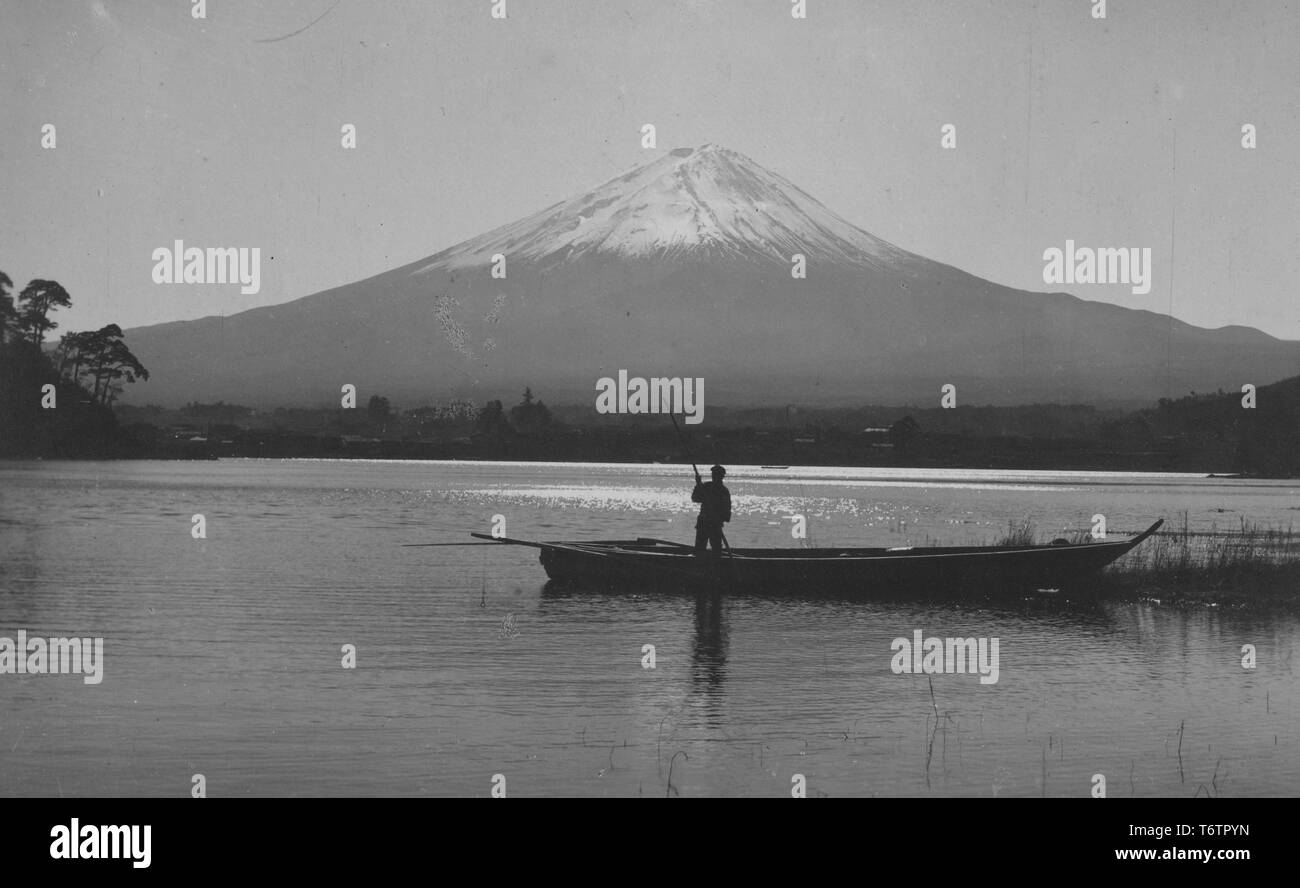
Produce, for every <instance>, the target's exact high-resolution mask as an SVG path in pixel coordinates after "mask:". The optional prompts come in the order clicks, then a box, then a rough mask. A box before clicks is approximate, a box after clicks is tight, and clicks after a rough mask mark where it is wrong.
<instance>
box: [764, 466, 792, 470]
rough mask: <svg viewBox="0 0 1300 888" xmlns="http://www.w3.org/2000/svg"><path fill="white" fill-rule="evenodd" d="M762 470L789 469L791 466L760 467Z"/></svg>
mask: <svg viewBox="0 0 1300 888" xmlns="http://www.w3.org/2000/svg"><path fill="white" fill-rule="evenodd" d="M759 468H760V469H788V468H790V467H789V466H759Z"/></svg>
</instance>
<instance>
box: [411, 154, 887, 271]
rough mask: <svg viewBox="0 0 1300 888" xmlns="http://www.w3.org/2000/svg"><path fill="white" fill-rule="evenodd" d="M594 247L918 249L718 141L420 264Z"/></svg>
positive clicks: (706, 252)
mask: <svg viewBox="0 0 1300 888" xmlns="http://www.w3.org/2000/svg"><path fill="white" fill-rule="evenodd" d="M594 252H612V253H617V254H620V255H622V256H631V257H654V256H663V255H675V254H682V253H685V254H699V255H700V256H702V257H705V258H708V257H721V256H726V255H736V256H754V255H758V256H765V257H767V258H770V259H772V260H774V261H779V262H784V263H788V262H789V261H790V257H791V256H792V255H793V254H795V253H804V254H805V255H809V256H817V257H820V258H827V257H831V258H834V259H837V260H841V261H852V262H865V263H868V264H871V265H881V264H888V263H891V262H896V261H898V260H900V259H903V258H905V257H908V256H910V254H908V253H906V252H905V251H903V250H901V249H899V248H898V247H895V246H894V245H892V244H890V243H888V242H886V241H883V240H881V239H879V238H877V237H874V236H873V235H871V234H868V233H867V232H865V231H863V230H862V229H860V228H857V227H856V226H854V225H852V224H850V223H849V222H847V221H845V220H844V219H842V218H840V217H839V216H837V215H836V214H835V213H833V212H831V211H830V210H829V209H827V208H826V207H825V206H824V205H822V204H821V203H820V202H819V201H817V200H816V199H814V198H813V197H811V196H809V195H808V194H806V193H805V192H804V191H802V190H801V189H800V188H798V187H797V186H796V185H794V184H793V183H791V182H790V181H789V180H787V179H785V178H784V177H782V176H780V175H777V174H776V173H773V172H771V171H769V170H767V169H764V168H763V167H761V166H759V165H758V164H757V163H755V162H754V161H752V160H750V159H749V158H748V157H745V156H744V155H743V154H740V153H738V152H736V151H731V150H729V149H727V148H723V147H721V146H719V145H715V144H712V143H709V144H705V145H701V146H700V147H698V148H677V149H674V150H672V151H669V152H667V153H666V154H664V155H663V156H661V157H659V158H658V159H656V160H653V161H651V162H650V163H647V164H645V165H643V166H640V167H637V168H635V169H633V170H631V171H629V172H627V173H625V174H624V175H622V176H619V177H617V178H614V179H611V180H609V181H608V182H605V183H604V184H603V185H600V186H598V187H597V188H594V189H593V190H591V191H589V192H587V193H586V194H583V195H580V196H578V197H575V198H572V199H570V200H567V201H563V202H561V203H558V204H554V205H552V206H550V207H547V208H546V209H544V210H542V211H541V212H538V213H535V214H533V215H531V216H528V217H526V218H524V219H521V220H519V221H518V222H514V223H511V224H509V225H505V226H502V227H501V228H497V229H495V230H493V231H489V232H487V233H486V234H483V235H480V236H479V237H476V238H473V239H472V240H469V241H466V242H465V243H463V244H460V245H458V246H455V247H452V248H451V249H449V250H446V251H444V252H443V253H440V254H438V255H437V256H435V257H432V259H433V261H432V262H431V263H430V264H428V265H425V266H423V267H421V268H418V269H416V271H415V273H417V274H418V273H422V272H426V271H430V270H433V269H434V268H438V267H443V268H453V269H454V268H464V267H469V266H483V265H485V264H487V263H488V262H490V259H491V257H492V256H493V255H494V254H496V253H503V254H505V255H506V256H509V257H511V258H518V257H523V258H526V259H530V260H534V261H540V262H562V261H566V260H569V259H573V258H576V257H579V256H582V255H586V254H590V253H594Z"/></svg>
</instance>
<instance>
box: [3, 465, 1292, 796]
mask: <svg viewBox="0 0 1300 888" xmlns="http://www.w3.org/2000/svg"><path fill="white" fill-rule="evenodd" d="M727 484H728V486H729V487H730V489H731V491H732V494H733V498H734V514H735V517H734V519H733V522H732V524H730V525H729V526H728V529H727V534H728V536H729V537H730V539H731V542H732V543H734V544H735V545H736V546H737V547H742V546H793V545H798V542H797V541H796V540H794V539H792V536H791V533H792V528H793V526H794V522H793V521H792V520H791V517H790V516H792V515H795V514H799V515H803V516H805V517H806V520H807V530H808V539H809V540H810V542H812V543H813V544H815V545H838V544H848V543H853V544H855V545H888V546H896V545H910V544H914V545H924V544H925V543H926V542H929V541H935V540H938V541H942V542H947V543H954V544H960V543H989V542H993V541H995V540H996V539H997V538H998V537H999V536H1001V535H1002V534H1003V533H1005V531H1006V529H1007V526H1008V522H1011V521H1019V520H1022V519H1024V518H1029V519H1031V520H1032V521H1034V522H1035V524H1036V526H1037V528H1038V530H1039V532H1040V534H1043V535H1050V534H1057V533H1063V532H1065V531H1073V530H1079V529H1086V528H1088V527H1089V526H1090V524H1091V519H1092V516H1093V515H1094V514H1103V515H1105V516H1106V520H1107V525H1108V528H1109V529H1110V530H1111V531H1112V532H1118V531H1135V530H1138V529H1141V528H1143V527H1145V526H1147V525H1148V524H1150V523H1151V522H1152V521H1154V520H1155V519H1156V518H1159V517H1164V518H1166V519H1167V520H1168V521H1169V523H1170V524H1171V525H1175V526H1177V527H1179V528H1181V527H1182V525H1183V522H1184V521H1186V523H1187V525H1188V527H1189V528H1190V529H1192V530H1209V529H1212V528H1218V529H1232V528H1236V527H1237V526H1238V522H1239V521H1240V520H1242V519H1243V518H1244V519H1247V520H1252V521H1258V522H1261V523H1264V524H1269V525H1272V526H1282V527H1285V526H1288V525H1290V524H1292V523H1293V522H1294V520H1295V519H1296V517H1297V516H1300V483H1296V482H1284V481H1246V480H1229V479H1207V478H1204V477H1200V476H1191V475H1154V474H1152V475H1136V474H1115V473H1096V472H1002V471H959V470H917V469H834V468H830V469H828V468H801V469H789V470H781V469H759V468H757V467H744V466H737V467H732V468H731V469H730V473H729V475H728V477H727ZM690 489H691V477H690V469H689V467H685V468H683V467H681V466H663V465H610V464H600V465H574V464H564V465H556V464H536V463H534V464H523V463H454V462H452V463H448V462H419V463H411V462H387V461H331V460H321V461H316V460H283V461H279V460H221V461H212V462H22V463H13V462H11V463H0V636H4V637H9V638H14V637H16V635H17V633H18V632H19V630H24V631H25V632H26V633H27V635H28V636H29V637H33V636H38V637H57V636H64V637H66V636H74V635H75V636H84V637H102V638H103V639H104V642H103V650H104V655H103V675H102V681H101V682H100V683H98V684H87V683H86V682H85V681H84V680H83V678H82V677H81V676H79V675H66V674H65V675H48V674H46V675H31V674H24V675H18V674H3V675H0V711H3V714H4V715H3V718H2V719H0V795H6V796H24V795H41V796H60V795H62V796H86V795H89V796H103V795H130V796H135V795H142V796H183V795H188V794H189V793H190V791H191V786H192V781H193V778H194V775H198V774H201V775H203V780H204V782H205V786H206V791H207V794H208V795H209V796H212V797H218V796H327V795H328V796H334V795H341V796H357V795H385V796H388V795H393V796H419V795H436V796H487V795H488V794H489V791H490V790H491V788H492V785H493V780H494V775H500V777H497V778H496V779H497V781H498V783H499V782H500V781H501V778H504V783H505V786H506V791H507V794H508V795H509V796H520V797H524V796H555V795H560V796H637V795H645V796H664V795H666V794H672V795H681V796H682V797H692V796H723V795H726V796H732V795H744V796H783V795H784V796H788V795H789V794H790V792H791V788H792V786H793V785H794V784H795V782H796V781H797V780H798V779H799V778H797V777H796V776H795V775H802V780H803V781H804V783H806V787H807V794H808V795H809V796H810V797H813V796H820V795H829V796H872V795H879V796H950V795H959V796H987V797H992V796H1003V797H1008V796H1040V795H1047V796H1078V797H1086V796H1087V795H1088V794H1089V793H1090V792H1091V791H1092V789H1093V785H1094V775H1097V774H1101V775H1104V778H1105V781H1106V792H1107V794H1108V795H1109V796H1111V797H1128V796H1130V795H1133V796H1185V797H1190V796H1192V795H1194V794H1200V795H1206V794H1209V795H1215V796H1219V795H1221V796H1224V797H1231V796H1238V797H1239V796H1295V795H1297V794H1300V682H1298V681H1297V674H1296V668H1297V664H1296V661H1295V659H1294V653H1295V648H1296V642H1297V639H1298V638H1300V611H1297V610H1296V609H1286V608H1284V609H1281V610H1278V609H1277V608H1274V609H1271V610H1268V611H1258V610H1253V609H1241V608H1227V607H1224V608H1216V607H1208V606H1203V607H1196V608H1173V607H1170V606H1168V605H1163V604H1160V603H1158V602H1152V601H1147V602H1140V603H1139V602H1135V603H1105V604H1084V603H1078V602H1063V601H1060V600H1059V599H1056V598H1053V597H1051V596H1031V597H1026V598H1024V599H1023V600H1018V601H1017V600H1012V601H1010V602H1008V601H999V602H998V603H996V604H988V603H978V602H975V601H972V602H971V603H969V604H961V603H944V604H937V603H933V602H926V603H910V602H908V601H907V600H901V601H899V600H890V599H888V598H886V599H885V600H862V601H852V600H842V599H840V600H828V599H824V598H810V597H807V596H800V595H799V594H798V593H799V591H800V590H791V595H789V596H783V597H750V596H744V595H737V596H726V597H724V596H710V595H701V596H698V597H697V596H693V595H653V594H646V593H640V594H638V593H635V592H632V591H627V592H606V593H600V592H589V591H574V590H563V589H554V588H548V587H547V585H546V576H545V574H544V572H543V571H542V568H541V566H540V565H539V564H538V563H537V557H536V551H535V550H532V549H524V548H515V547H505V546H495V545H487V546H474V547H464V548H455V547H447V548H403V545H402V544H406V543H426V542H459V541H468V540H469V537H468V536H467V534H468V532H469V531H478V532H485V533H486V532H489V531H490V530H492V528H493V522H494V516H501V519H503V520H504V524H505V530H506V532H507V533H508V535H510V536H513V537H519V538H524V539H581V538H618V537H623V538H626V537H635V536H652V537H662V538H669V539H677V540H682V541H690V540H691V539H692V538H693V521H694V511H695V508H696V507H694V506H693V505H692V504H691V502H690ZM195 515H202V516H203V522H204V525H205V527H204V530H205V534H206V537H205V538H204V539H195V538H194V537H193V536H192V533H191V530H192V527H193V525H192V517H193V516H195ZM501 519H498V520H501ZM864 591H866V590H864ZM918 630H919V631H921V632H922V633H923V635H924V636H926V637H929V636H938V637H944V636H948V637H952V636H956V637H974V638H986V639H992V638H997V639H998V640H999V648H998V650H999V658H1000V662H999V670H998V680H997V682H996V683H982V682H981V681H980V676H979V675H975V674H939V675H934V676H926V675H916V674H896V673H895V672H894V670H893V669H892V668H891V661H892V660H893V657H894V651H893V649H892V647H891V645H892V643H893V641H894V639H896V638H907V639H911V638H913V634H914V632H916V631H918ZM1248 644H1249V645H1254V646H1255V649H1256V652H1257V658H1258V660H1257V665H1256V667H1255V668H1254V669H1246V668H1243V666H1242V647H1243V645H1248ZM347 645H352V646H355V668H344V665H343V661H344V659H345V652H344V648H345V646H347ZM646 645H653V652H654V668H645V667H646V665H648V664H647V662H646V661H647V659H648V654H647V653H646V650H647V649H646V648H645V646H646ZM931 682H932V684H931ZM936 712H937V713H938V715H937V717H936ZM670 779H671V785H670V783H669V781H670Z"/></svg>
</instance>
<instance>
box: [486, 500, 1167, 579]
mask: <svg viewBox="0 0 1300 888" xmlns="http://www.w3.org/2000/svg"><path fill="white" fill-rule="evenodd" d="M1162 524H1164V520H1163V519H1162V520H1160V521H1157V522H1156V523H1155V524H1152V525H1151V526H1150V527H1148V528H1147V529H1146V530H1144V531H1143V532H1142V533H1140V534H1138V535H1137V536H1134V537H1132V538H1130V539H1125V540H1101V541H1090V542H1086V543H1076V544H1071V543H1066V542H1065V541H1063V540H1058V541H1057V542H1055V543H1052V544H1049V545H1029V546H954V547H897V548H892V549H854V548H834V549H735V550H731V551H730V552H729V554H724V555H723V556H721V557H713V556H697V555H696V554H695V551H694V549H693V547H691V546H688V545H685V544H683V543H673V542H669V541H666V540H656V539H647V538H640V539H635V540H596V541H589V542H533V541H530V540H516V539H510V538H494V537H491V536H489V535H488V534H482V533H475V534H471V536H474V537H477V538H479V539H484V540H493V541H494V542H498V543H502V544H504V545H513V546H531V547H533V548H536V549H540V550H541V562H542V566H543V567H544V568H545V569H546V573H547V575H548V576H549V577H550V578H551V579H552V580H553V581H556V582H559V583H565V584H579V585H594V586H601V587H614V588H646V587H675V588H695V589H698V588H724V589H736V590H739V589H743V590H746V591H782V592H792V593H816V592H836V593H844V592H848V593H852V594H854V595H861V596H871V595H873V594H882V595H883V594H889V593H892V592H896V591H903V590H908V591H918V590H919V591H928V592H936V593H937V592H986V591H998V592H1002V591H1014V590H1034V589H1043V588H1055V589H1059V588H1064V587H1068V586H1070V585H1073V584H1075V583H1076V582H1077V581H1079V580H1080V579H1083V578H1086V577H1087V576H1088V575H1089V574H1093V573H1096V572H1097V571H1100V570H1101V569H1102V568H1103V567H1105V566H1106V565H1108V564H1110V563H1111V562H1112V561H1114V560H1115V559H1117V558H1119V557H1120V556H1121V555H1123V554H1124V553H1126V552H1128V551H1130V550H1132V549H1134V548H1135V547H1137V546H1139V545H1141V544H1142V542H1143V541H1144V540H1145V539H1146V538H1147V537H1149V536H1151V535H1152V534H1153V533H1155V532H1156V530H1157V529H1158V528H1159V527H1160V525H1162Z"/></svg>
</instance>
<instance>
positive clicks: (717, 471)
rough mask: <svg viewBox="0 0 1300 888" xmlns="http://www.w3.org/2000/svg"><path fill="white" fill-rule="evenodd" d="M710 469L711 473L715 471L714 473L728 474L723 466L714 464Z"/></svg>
mask: <svg viewBox="0 0 1300 888" xmlns="http://www.w3.org/2000/svg"><path fill="white" fill-rule="evenodd" d="M709 471H710V472H711V473H713V474H714V475H726V474H727V470H726V469H724V468H723V467H722V466H714V467H713V468H711V469H709Z"/></svg>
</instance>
